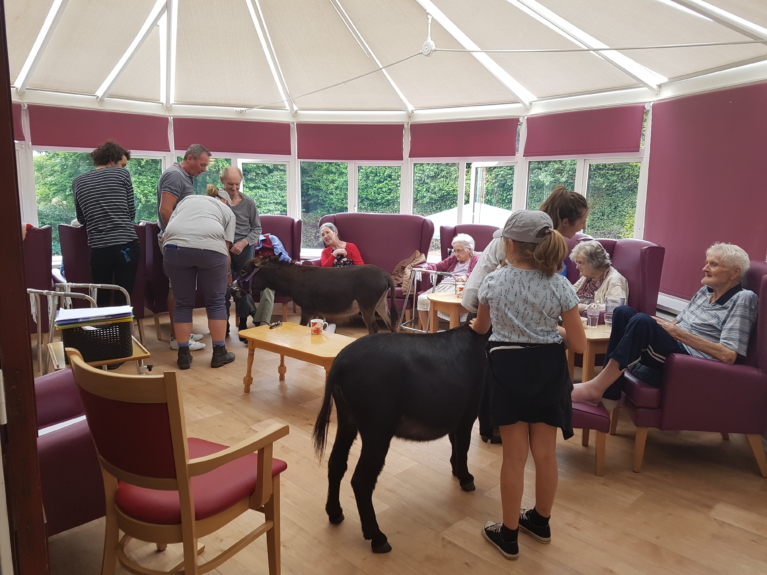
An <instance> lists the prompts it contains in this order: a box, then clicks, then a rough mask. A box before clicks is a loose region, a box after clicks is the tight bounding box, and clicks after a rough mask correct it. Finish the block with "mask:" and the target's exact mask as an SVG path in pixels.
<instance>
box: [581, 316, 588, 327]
mask: <svg viewBox="0 0 767 575" xmlns="http://www.w3.org/2000/svg"><path fill="white" fill-rule="evenodd" d="M581 322H582V323H583V327H586V326H588V325H589V320H588V318H585V317H583V316H581Z"/></svg>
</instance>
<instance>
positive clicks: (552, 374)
mask: <svg viewBox="0 0 767 575" xmlns="http://www.w3.org/2000/svg"><path fill="white" fill-rule="evenodd" d="M495 237H497V238H502V239H501V241H502V242H503V247H504V252H505V257H504V265H503V266H502V267H501V268H500V269H498V270H496V271H494V272H493V273H491V274H489V275H488V276H487V277H486V278H485V281H484V282H483V284H482V287H480V289H479V296H478V300H479V305H478V309H477V318H476V319H474V320H472V321H471V322H470V324H469V325H470V326H471V328H472V329H473V330H474V331H476V332H478V333H487V332H488V331H489V330H490V327H491V326H492V328H493V333H492V335H491V336H490V341H489V342H488V347H487V357H488V365H489V368H488V370H487V372H486V381H485V388H484V393H485V394H487V395H488V404H489V410H490V420H491V424H492V425H493V426H497V427H499V429H500V433H501V438H502V440H503V441H502V443H503V464H502V466H501V507H502V510H503V520H502V521H501V522H500V523H494V522H492V521H488V522H487V523H485V526H484V527H483V530H482V532H483V534H484V536H485V538H486V539H487V540H488V541H490V543H492V544H493V545H495V547H496V548H497V549H498V550H499V551H500V552H501V554H502V555H503V556H504V557H506V558H507V559H516V558H517V557H518V555H519V546H518V543H517V535H518V533H519V528H520V527H521V528H522V530H523V531H525V532H526V533H529V534H530V535H531V536H532V537H533V538H534V539H536V540H537V541H539V542H541V543H548V542H549V541H551V530H550V528H549V517H550V516H551V508H552V506H553V504H554V496H555V494H556V489H557V480H558V471H557V459H556V442H557V429H558V428H561V429H562V433H563V435H564V437H565V439H568V438H569V437H572V435H573V430H572V402H571V399H570V393H571V391H572V389H573V385H572V382H571V381H570V375H569V372H568V370H567V358H566V356H565V344H566V345H567V347H568V348H569V349H571V350H573V352H574V353H582V352H583V350H584V349H585V347H586V335H585V334H584V331H583V324H582V323H581V319H580V315H579V313H578V298H577V297H576V296H575V292H574V291H573V288H572V286H571V285H570V282H568V281H567V279H565V278H564V277H562V276H561V275H559V274H557V271H559V270H560V269H561V268H562V260H564V259H565V256H566V255H567V244H566V243H565V240H564V238H563V237H562V234H560V233H559V232H558V231H556V229H554V223H553V222H552V219H551V218H550V217H549V216H548V215H547V214H546V213H544V212H542V211H534V210H524V211H519V212H515V213H514V214H512V215H511V217H509V219H508V221H507V222H506V225H505V226H504V227H503V229H502V230H498V231H497V232H496V233H495ZM560 317H561V318H562V320H563V322H564V328H561V327H559V325H558V323H559V318H560ZM528 451H532V454H533V459H534V460H535V474H536V478H535V485H536V489H535V507H534V508H533V509H520V505H521V503H522V492H523V488H524V483H525V482H524V478H525V462H526V461H527V453H528Z"/></svg>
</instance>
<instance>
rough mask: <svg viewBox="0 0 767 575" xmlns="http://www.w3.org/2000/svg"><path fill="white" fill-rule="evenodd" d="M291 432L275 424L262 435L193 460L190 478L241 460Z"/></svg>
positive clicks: (279, 424)
mask: <svg viewBox="0 0 767 575" xmlns="http://www.w3.org/2000/svg"><path fill="white" fill-rule="evenodd" d="M289 431H290V428H289V427H288V426H287V425H285V424H283V423H275V424H274V425H270V426H269V427H268V428H266V429H265V430H264V431H262V432H261V433H257V434H256V435H253V436H251V437H249V438H248V439H244V440H242V441H240V442H239V443H238V444H236V445H232V446H231V447H227V448H226V449H224V450H223V451H219V452H217V453H212V454H211V455H206V456H205V457H197V458H195V459H191V460H189V476H190V477H195V476H197V475H203V474H205V473H208V472H210V471H213V470H214V469H216V468H218V467H221V466H222V465H224V464H226V463H230V462H232V461H234V460H236V459H239V458H240V457H242V456H243V455H247V454H248V453H254V452H256V451H260V450H261V449H264V448H265V447H268V446H269V445H271V444H272V443H274V442H275V441H277V440H278V439H280V438H282V437H285V436H286V435H287V434H288V432H289Z"/></svg>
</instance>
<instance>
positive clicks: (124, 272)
mask: <svg viewBox="0 0 767 575" xmlns="http://www.w3.org/2000/svg"><path fill="white" fill-rule="evenodd" d="M91 158H92V159H93V163H94V164H95V165H96V169H95V170H93V171H92V172H88V173H86V174H83V175H81V176H78V177H77V178H75V179H74V181H73V182H72V193H73V194H74V200H75V211H76V213H77V219H78V221H79V222H80V223H81V224H82V225H83V226H85V230H86V232H87V233H88V246H89V247H90V258H89V261H90V268H91V279H92V281H93V283H97V284H116V285H119V286H120V287H122V288H124V289H125V291H127V292H128V293H129V294H130V293H132V292H133V285H134V283H135V281H136V270H137V269H138V263H139V258H140V257H141V250H140V249H139V241H138V236H137V235H136V230H135V229H134V228H133V220H134V219H135V218H136V204H135V200H134V194H133V182H132V181H131V177H130V173H128V170H126V169H125V166H126V164H127V163H128V160H130V152H129V151H128V150H126V149H125V148H123V147H121V146H120V145H119V144H116V143H115V142H106V143H104V144H102V145H101V146H99V147H98V148H96V149H95V150H93V152H91ZM113 294H114V304H115V305H124V304H125V297H124V296H123V294H122V293H121V292H114V291H111V290H101V291H99V292H98V296H97V304H98V305H99V307H104V306H108V305H109V303H110V300H111V298H112V295H113Z"/></svg>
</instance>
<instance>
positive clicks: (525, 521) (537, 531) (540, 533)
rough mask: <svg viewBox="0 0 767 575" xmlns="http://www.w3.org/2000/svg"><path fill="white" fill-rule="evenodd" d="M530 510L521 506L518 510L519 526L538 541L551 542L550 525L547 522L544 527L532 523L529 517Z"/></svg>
mask: <svg viewBox="0 0 767 575" xmlns="http://www.w3.org/2000/svg"><path fill="white" fill-rule="evenodd" d="M532 512H533V510H532V509H527V508H525V507H523V508H522V510H521V511H520V512H519V528H520V529H521V530H522V531H524V532H526V533H527V534H528V535H530V537H532V538H533V539H535V540H536V541H538V542H539V543H551V527H549V525H548V523H547V524H546V526H545V527H538V526H537V525H534V524H533V522H532V520H531V519H530V514H531V513H532Z"/></svg>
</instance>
